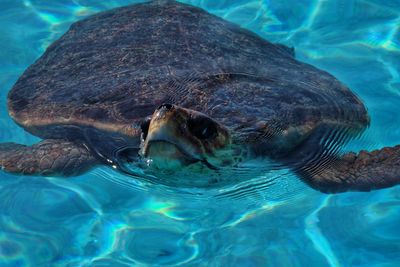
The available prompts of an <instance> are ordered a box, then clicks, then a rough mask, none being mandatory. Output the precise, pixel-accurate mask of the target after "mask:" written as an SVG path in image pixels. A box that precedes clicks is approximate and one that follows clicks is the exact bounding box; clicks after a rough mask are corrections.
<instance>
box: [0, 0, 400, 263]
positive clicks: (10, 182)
mask: <svg viewBox="0 0 400 267" xmlns="http://www.w3.org/2000/svg"><path fill="white" fill-rule="evenodd" d="M135 2H138V1H122V0H120V1H117V0H113V1H101V2H100V1H94V0H87V1H85V0H80V1H78V0H75V1H67V0H65V1H64V0H60V1H50V0H47V1H44V0H42V1H39V0H36V1H34V0H17V1H14V0H0V24H1V25H2V27H1V28H0V41H1V42H0V44H1V46H0V47H1V49H0V62H1V63H2V64H1V65H0V127H1V131H0V141H2V142H5V141H13V142H18V143H24V144H32V143H35V142H37V141H38V140H39V139H38V138H36V137H34V136H31V135H29V134H27V133H26V132H24V131H23V130H22V129H21V128H19V127H18V126H17V125H16V124H15V123H14V122H12V120H11V119H10V118H9V116H8V114H7V110H6V95H7V92H8V91H9V90H10V88H11V87H12V85H13V83H14V82H15V81H16V80H17V78H18V77H19V76H20V75H21V74H22V72H23V71H24V69H25V68H27V67H28V66H29V65H30V64H31V63H33V62H34V61H35V59H37V58H38V57H39V56H40V55H41V54H42V53H43V52H44V51H45V49H46V47H47V46H48V45H49V44H50V43H52V42H53V41H54V40H56V39H57V38H58V37H59V36H61V35H62V34H63V33H64V32H65V31H66V30H67V29H68V27H69V26H70V25H71V23H73V22H74V21H77V20H79V19H82V18H84V17H87V16H89V15H90V14H93V13H96V12H99V11H102V10H108V9H111V8H114V7H118V6H122V5H125V4H127V3H135ZM183 2H186V3H191V4H193V5H196V6H199V7H203V8H205V9H206V10H208V11H209V12H211V13H213V14H216V15H218V16H220V17H223V18H225V19H227V20H229V21H232V22H235V23H238V24H240V25H241V26H242V27H245V28H248V29H250V30H252V31H254V32H256V33H258V34H259V35H261V36H262V37H264V38H266V39H268V40H270V41H273V42H279V43H283V44H286V45H288V46H293V47H295V48H296V57H297V58H298V59H300V60H302V61H305V62H307V63H310V64H312V65H315V66H317V67H319V68H321V69H324V70H327V71H329V72H330V73H332V74H334V75H335V76H336V77H337V78H338V79H339V80H341V81H343V82H344V83H345V84H346V85H348V86H349V87H350V88H351V89H352V90H353V91H354V92H355V93H356V94H357V95H358V96H359V97H360V98H361V99H362V100H363V102H364V103H365V105H366V106H367V108H368V110H369V113H370V116H371V120H372V122H371V127H370V128H369V129H368V130H367V132H366V133H365V134H364V135H363V136H362V138H360V139H359V140H357V141H354V142H352V143H350V144H349V145H348V149H353V150H356V151H358V150H360V149H368V150H371V149H376V148H381V147H383V146H392V145H396V144H398V143H400V129H399V127H398V125H400V116H398V114H399V112H400V76H399V73H400V1H398V0H393V1H379V0H364V1H362V0H337V1H333V0H331V1H322V0H321V1H317V0H306V1H295V0H279V1H278V0H264V1H256V0H253V1H244V0H236V1H212V0H208V1H207V0H202V1H200V0H198V1H183ZM274 175H275V176H278V175H282V177H284V179H281V180H279V181H276V182H275V183H273V184H271V185H270V186H268V187H267V188H265V187H264V186H263V185H254V184H253V185H252V186H251V187H250V189H249V187H248V186H247V187H246V185H241V186H240V187H241V188H229V189H226V188H225V189H220V190H219V191H218V190H217V189H215V190H204V189H198V190H195V189H191V190H187V189H185V190H184V189H180V188H169V187H166V186H162V185H149V184H146V183H143V182H140V181H135V180H132V179H130V178H128V177H125V176H122V175H121V174H119V173H117V172H114V171H113V170H111V169H109V168H105V167H103V168H97V169H95V170H93V171H92V172H90V173H88V174H85V175H82V176H80V177H75V178H70V179H60V178H40V177H19V176H15V175H10V174H6V173H0V266H146V265H147V266H156V265H168V266H385V267H388V266H398V263H399V262H400V228H399V227H398V222H399V220H400V187H399V186H397V187H393V188H389V189H385V190H379V191H374V192H370V193H344V194H338V195H325V194H321V193H319V192H317V191H314V190H312V189H310V188H308V187H307V186H306V185H304V184H302V183H300V182H299V181H298V180H297V179H296V177H295V176H293V175H291V174H290V173H282V174H274ZM265 176H267V174H266V175H265ZM267 178H268V177H266V179H267ZM216 195H219V197H218V196H216Z"/></svg>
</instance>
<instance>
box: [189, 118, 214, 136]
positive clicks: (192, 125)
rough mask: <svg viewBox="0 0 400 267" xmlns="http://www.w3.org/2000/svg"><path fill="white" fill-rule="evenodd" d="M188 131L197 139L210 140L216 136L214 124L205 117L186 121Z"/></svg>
mask: <svg viewBox="0 0 400 267" xmlns="http://www.w3.org/2000/svg"><path fill="white" fill-rule="evenodd" d="M188 128H189V131H190V132H191V133H192V134H193V135H194V136H196V137H197V138H199V139H201V140H204V139H212V138H215V137H216V136H217V126H216V125H215V122H213V121H212V120H211V119H209V118H207V117H196V118H191V119H189V120H188Z"/></svg>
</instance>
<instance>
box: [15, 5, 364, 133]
mask: <svg viewBox="0 0 400 267" xmlns="http://www.w3.org/2000/svg"><path fill="white" fill-rule="evenodd" d="M162 103H172V104H176V105H179V106H182V107H185V108H190V109H194V110H197V111H200V112H203V113H205V114H207V115H209V116H210V117H212V118H213V119H215V120H216V121H219V122H220V123H222V124H224V125H225V126H226V127H227V128H228V129H230V130H231V131H232V132H233V133H237V134H236V136H240V137H241V138H246V137H248V136H252V138H254V137H256V136H258V135H259V136H265V135H266V134H267V132H271V129H272V132H275V131H279V132H282V131H286V130H288V129H290V128H296V127H303V126H305V125H308V128H307V127H306V128H307V129H312V128H313V127H315V125H317V124H319V123H321V122H329V123H331V124H344V125H347V126H348V127H350V128H351V127H353V128H355V129H359V128H360V125H361V126H363V125H366V124H367V123H368V117H367V115H366V110H365V108H364V106H363V104H362V102H361V101H360V100H358V99H357V97H356V96H355V95H354V94H353V93H352V92H351V91H350V90H349V89H348V88H347V87H345V86H344V85H343V84H342V83H340V82H339V81H338V80H337V79H335V78H334V77H333V76H332V75H330V74H328V73H327V72H325V71H322V70H319V69H317V68H315V67H313V66H310V65H308V64H305V63H302V62H299V61H297V60H296V59H295V58H294V57H293V54H292V53H290V51H289V50H288V49H286V48H285V47H283V46H282V45H276V44H272V43H270V42H268V41H266V40H264V39H262V38H261V37H259V36H258V35H256V34H254V33H252V32H250V31H248V30H246V29H243V28H241V27H239V26H238V25H235V24H233V23H231V22H228V21H225V20H223V19H221V18H219V17H217V16H214V15H212V14H209V13H207V12H206V11H204V10H202V9H200V8H197V7H193V6H190V5H186V4H182V3H178V2H174V1H154V2H150V3H142V4H136V5H132V6H127V7H122V8H118V9H114V10H111V11H107V12H102V13H99V14H96V15H94V16H91V17H88V18H87V19H84V20H82V21H78V22H76V23H74V24H72V25H71V27H70V29H69V30H68V32H67V33H65V34H64V35H63V36H62V37H61V38H60V39H59V40H57V41H56V42H54V43H53V44H52V45H51V46H49V47H48V49H47V50H46V52H45V53H44V55H43V56H41V57H40V58H39V59H38V60H37V61H36V62H35V63H34V64H33V65H31V66H30V67H29V68H28V69H27V70H26V71H25V72H24V74H23V75H22V76H21V77H20V79H19V80H18V81H17V82H16V84H15V85H14V87H13V88H12V90H11V91H10V93H9V102H8V104H9V112H10V115H11V116H12V117H13V118H14V120H15V121H16V122H17V123H19V124H20V125H21V126H23V127H24V128H26V129H27V130H28V131H30V132H32V133H33V134H36V135H38V136H40V137H42V138H76V136H78V135H77V133H78V132H79V131H80V130H82V129H83V128H85V129H86V128H90V129H96V130H99V131H101V132H102V133H103V134H105V135H108V134H110V133H111V134H112V133H119V134H121V135H123V136H130V137H137V136H138V135H139V134H140V128H138V127H137V125H138V123H139V122H140V121H141V120H143V118H145V117H147V116H149V115H151V114H152V113H153V112H154V110H155V109H156V108H157V106H159V105H160V104H162ZM70 129H72V130H70ZM67 130H70V131H67ZM305 132H307V131H304V133H305ZM300 133H301V132H300ZM253 140H255V139H253Z"/></svg>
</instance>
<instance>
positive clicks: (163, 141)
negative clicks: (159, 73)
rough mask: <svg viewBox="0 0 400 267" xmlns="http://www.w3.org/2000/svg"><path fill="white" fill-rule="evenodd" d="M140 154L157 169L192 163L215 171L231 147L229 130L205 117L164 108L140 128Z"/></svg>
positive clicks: (188, 111) (171, 107) (179, 108)
mask: <svg viewBox="0 0 400 267" xmlns="http://www.w3.org/2000/svg"><path fill="white" fill-rule="evenodd" d="M141 129H142V137H141V149H140V152H139V153H140V154H141V156H142V157H143V158H145V159H146V160H147V161H148V164H149V165H151V166H152V167H155V168H158V169H176V168H179V167H182V166H187V165H191V164H193V163H202V164H203V165H205V166H207V167H209V168H214V167H215V166H217V165H220V164H221V160H222V161H223V160H224V156H222V154H223V153H224V151H225V150H226V149H227V148H228V147H229V145H230V142H231V141H230V135H229V132H228V130H227V129H226V128H225V127H224V126H222V125H221V124H220V123H218V122H217V121H215V120H213V119H212V118H210V117H208V116H207V115H205V114H203V113H200V112H197V111H194V110H190V109H186V108H182V107H179V106H176V105H172V104H163V105H161V106H160V107H158V108H157V109H156V110H155V112H154V113H153V115H152V116H151V117H149V118H148V119H147V120H145V121H144V122H143V123H142V125H141Z"/></svg>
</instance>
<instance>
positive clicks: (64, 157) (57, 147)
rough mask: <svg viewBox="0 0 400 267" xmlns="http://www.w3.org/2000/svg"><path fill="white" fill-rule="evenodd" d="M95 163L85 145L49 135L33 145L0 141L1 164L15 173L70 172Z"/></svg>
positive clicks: (88, 167)
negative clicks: (51, 137) (49, 136)
mask: <svg viewBox="0 0 400 267" xmlns="http://www.w3.org/2000/svg"><path fill="white" fill-rule="evenodd" d="M97 163H98V162H97V160H96V158H95V157H94V156H93V155H92V154H91V152H90V151H89V150H88V149H87V148H86V147H85V146H84V145H82V144H79V143H74V142H70V141H65V140H53V139H49V140H44V141H42V142H40V143H37V144H34V145H32V146H25V145H21V144H16V143H2V144H0V168H1V169H2V170H4V171H7V172H11V173H16V174H24V175H43V176H73V175H78V174H80V173H83V172H84V171H86V170H88V169H90V168H91V167H93V166H95V165H96V164H97Z"/></svg>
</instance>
